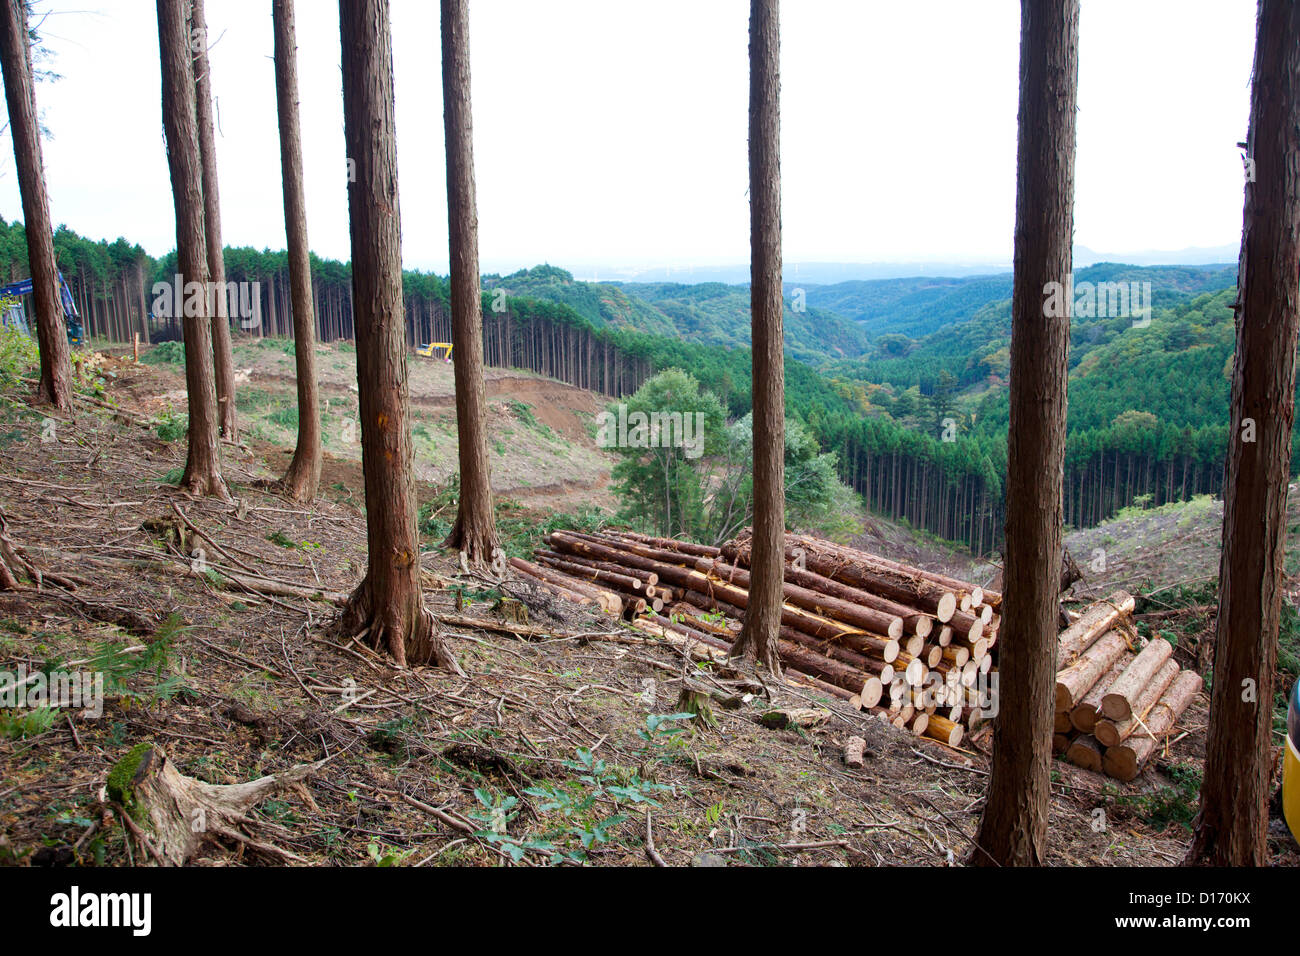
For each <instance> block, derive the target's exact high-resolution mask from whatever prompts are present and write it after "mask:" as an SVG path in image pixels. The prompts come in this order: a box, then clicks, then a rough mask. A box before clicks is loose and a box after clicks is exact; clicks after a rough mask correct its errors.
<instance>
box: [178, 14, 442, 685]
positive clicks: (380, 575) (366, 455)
mask: <svg viewBox="0 0 1300 956" xmlns="http://www.w3.org/2000/svg"><path fill="white" fill-rule="evenodd" d="M159 2H162V0H159ZM339 32H340V34H341V39H342V47H343V133H344V139H345V140H346V143H347V151H348V152H347V155H348V156H349V157H350V158H351V159H352V160H353V161H354V162H355V168H356V178H355V180H354V181H353V182H350V183H349V184H348V217H349V221H350V224H351V237H352V298H353V310H354V319H355V322H354V324H355V331H356V340H357V387H358V390H359V394H358V399H359V404H360V415H361V468H362V472H363V474H364V478H365V486H366V541H367V546H368V553H369V567H368V568H367V569H366V576H365V578H364V579H363V580H362V582H361V584H360V585H358V587H357V589H356V591H354V592H353V594H352V596H351V597H350V598H349V599H348V604H347V606H346V607H345V608H344V610H343V612H342V614H341V615H340V618H339V621H338V627H339V629H340V630H342V631H343V632H345V633H350V634H358V633H361V632H362V631H364V630H368V633H369V640H370V642H371V644H372V645H374V646H375V647H376V648H385V647H386V648H387V649H388V652H389V653H390V654H391V655H392V656H393V659H394V660H395V661H396V662H397V663H398V664H399V665H405V664H428V663H437V664H442V665H446V666H447V667H450V668H452V669H454V670H457V671H459V666H458V665H457V664H456V661H455V658H453V657H452V656H451V653H450V652H449V651H448V650H447V648H446V646H445V645H444V643H443V641H442V638H441V636H440V635H439V634H438V631H437V627H436V625H435V622H434V618H433V615H432V614H431V613H430V612H429V611H428V610H427V609H426V608H425V607H424V601H423V595H422V594H421V591H420V545H419V536H418V533H417V530H416V512H415V486H414V476H413V473H412V457H413V448H412V444H411V421H410V395H409V386H408V382H407V369H406V323H405V321H404V320H403V315H404V310H403V308H402V258H401V257H402V226H401V213H400V210H399V207H398V191H397V138H396V129H395V121H394V115H393V111H394V105H393V57H392V37H391V32H390V26H389V16H388V0H339Z"/></svg>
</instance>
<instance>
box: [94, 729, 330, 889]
mask: <svg viewBox="0 0 1300 956" xmlns="http://www.w3.org/2000/svg"><path fill="white" fill-rule="evenodd" d="M324 763H325V761H323V760H322V761H320V762H318V763H312V764H300V765H298V766H296V767H293V768H291V769H289V770H286V771H284V772H283V773H277V774H271V775H270V776H266V777H261V778H259V779H257V780H253V781H251V782H249V783H239V784H234V785H231V786H222V785H218V784H211V783H205V782H204V781H202V780H196V779H194V778H193V777H187V776H185V775H184V774H182V773H181V772H180V771H179V770H177V769H176V768H175V766H174V765H173V764H172V763H171V762H170V761H169V760H168V759H167V755H166V754H165V753H164V752H163V750H162V749H161V748H160V747H157V746H155V745H153V744H150V743H143V744H139V745H137V746H136V747H134V748H132V750H131V752H130V753H128V754H127V755H126V756H125V757H123V758H122V759H121V760H119V761H118V762H117V764H116V765H114V767H113V769H112V771H111V772H110V773H109V775H108V787H107V790H108V796H109V797H110V798H111V799H112V800H113V801H114V802H115V803H116V804H117V805H118V807H119V808H120V809H121V816H122V819H123V821H124V823H125V824H126V827H127V829H128V830H129V831H130V833H131V836H132V837H133V838H134V839H135V841H136V843H137V845H138V846H139V847H140V849H141V850H142V851H145V852H147V853H148V855H149V856H151V857H152V858H153V859H154V860H155V861H156V862H157V863H158V864H159V865H161V866H182V865H184V864H185V863H187V862H189V861H190V860H191V859H193V858H194V856H195V855H196V854H197V853H198V851H199V849H200V848H201V847H202V845H203V842H204V841H205V840H206V839H208V838H209V837H211V836H214V835H215V836H222V837H225V838H227V839H229V840H233V841H234V842H236V843H240V844H246V845H248V846H251V847H253V848H254V849H257V850H260V851H262V852H263V853H267V854H270V855H272V856H278V857H280V858H281V859H285V860H292V861H294V862H306V861H304V860H302V858H301V857H298V856H295V855H294V854H292V853H289V852H288V851H286V850H281V849H279V848H277V847H273V846H270V845H269V844H265V843H261V842H259V841H257V840H255V839H253V838H252V837H250V836H248V835H247V834H245V833H242V832H240V831H239V829H238V827H239V826H240V825H246V824H248V823H249V822H250V821H249V819H248V817H247V815H246V814H247V813H248V811H249V810H250V809H252V808H253V806H254V805H255V804H257V803H258V802H259V801H261V800H262V799H263V798H265V797H268V796H270V795H271V794H272V793H275V792H277V791H279V790H281V789H284V788H286V787H293V786H295V785H299V784H300V781H302V780H304V779H305V778H306V777H308V776H309V775H310V774H311V773H312V772H313V771H315V770H317V769H319V768H320V767H321V765H322V764H324Z"/></svg>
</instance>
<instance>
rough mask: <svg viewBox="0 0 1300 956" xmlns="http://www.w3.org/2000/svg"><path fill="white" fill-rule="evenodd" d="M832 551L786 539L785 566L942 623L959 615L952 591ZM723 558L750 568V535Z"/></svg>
mask: <svg viewBox="0 0 1300 956" xmlns="http://www.w3.org/2000/svg"><path fill="white" fill-rule="evenodd" d="M809 540H812V539H809ZM832 548H833V546H831V545H830V543H829V542H819V543H818V545H817V546H810V545H807V544H804V543H802V539H796V538H795V536H793V535H787V536H786V542H785V560H786V566H787V568H789V566H790V565H791V564H792V563H801V564H802V565H803V566H804V568H805V569H806V570H809V571H813V572H815V573H816V574H820V575H822V576H823V577H828V578H832V579H834V580H837V581H840V582H842V583H844V584H848V585H850V586H852V587H855V588H858V589H860V590H863V591H867V592H869V593H871V594H876V595H879V596H880V597H884V598H888V599H889V600H891V601H895V602H897V603H898V604H900V605H903V606H906V607H911V608H914V609H916V610H919V611H922V612H925V613H926V614H933V615H935V616H936V617H937V618H938V619H939V621H940V622H943V623H946V622H947V621H948V620H949V619H951V617H952V615H953V613H954V612H955V611H956V608H957V599H956V597H955V596H954V595H953V594H952V592H951V591H949V590H946V589H944V588H942V587H939V586H938V585H934V584H932V583H931V582H927V581H924V580H923V579H921V578H919V577H918V578H911V577H907V576H906V575H899V574H895V573H893V572H881V571H879V570H877V569H875V568H872V567H870V566H868V565H866V564H864V562H863V560H862V559H863V558H865V557H866V555H863V554H861V553H860V552H854V553H853V554H852V555H846V554H844V553H841V552H839V551H836V550H832ZM722 554H723V556H724V557H725V558H727V560H728V561H730V562H731V563H733V564H737V565H742V566H746V567H747V566H748V565H749V563H750V554H749V536H748V534H747V533H744V532H742V534H741V535H739V536H738V537H737V538H735V539H734V540H733V541H729V542H727V543H726V544H724V545H723V546H722Z"/></svg>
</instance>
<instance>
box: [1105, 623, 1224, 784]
mask: <svg viewBox="0 0 1300 956" xmlns="http://www.w3.org/2000/svg"><path fill="white" fill-rule="evenodd" d="M1156 640H1159V641H1161V643H1168V642H1167V641H1165V640H1164V639H1163V638H1157V639H1156ZM1200 692H1201V675H1200V674H1198V673H1196V671H1192V670H1185V671H1180V672H1179V674H1178V676H1177V677H1175V678H1174V681H1173V683H1172V684H1170V685H1169V689H1168V690H1166V691H1165V692H1164V694H1163V695H1162V696H1161V698H1160V701H1159V703H1157V704H1156V706H1155V707H1153V708H1152V709H1151V713H1150V714H1148V715H1147V719H1146V720H1145V724H1146V730H1140V731H1138V732H1137V733H1135V734H1132V735H1131V736H1130V737H1129V738H1128V740H1126V741H1124V742H1123V743H1122V744H1120V745H1119V746H1118V747H1107V748H1106V753H1105V755H1104V757H1103V758H1102V768H1103V769H1104V770H1105V771H1106V774H1107V776H1111V777H1114V778H1115V779H1116V780H1123V781H1125V782H1127V781H1129V780H1132V779H1133V778H1134V777H1136V776H1137V775H1138V773H1139V772H1140V771H1141V770H1142V766H1143V764H1145V763H1146V761H1147V759H1148V758H1150V756H1151V755H1152V754H1153V753H1154V752H1155V750H1156V748H1157V747H1158V746H1159V745H1160V741H1161V739H1162V738H1163V737H1164V736H1165V735H1167V734H1168V733H1169V732H1170V731H1171V730H1173V727H1174V724H1175V722H1177V720H1178V718H1179V717H1181V716H1182V715H1183V711H1185V710H1186V709H1187V706H1188V705H1189V704H1190V703H1191V702H1192V701H1193V700H1194V699H1195V698H1196V695H1197V694H1199V693H1200Z"/></svg>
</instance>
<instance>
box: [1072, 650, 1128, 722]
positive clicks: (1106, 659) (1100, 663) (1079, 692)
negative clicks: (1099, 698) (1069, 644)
mask: <svg viewBox="0 0 1300 956" xmlns="http://www.w3.org/2000/svg"><path fill="white" fill-rule="evenodd" d="M1127 650H1128V641H1127V640H1126V639H1125V637H1124V635H1123V634H1122V633H1120V632H1119V631H1107V632H1106V633H1105V634H1103V635H1102V636H1101V638H1099V639H1098V640H1097V641H1095V642H1093V644H1092V645H1091V646H1090V647H1089V648H1088V649H1087V650H1086V651H1084V652H1083V654H1082V656H1080V657H1079V658H1077V659H1076V660H1075V661H1074V663H1072V664H1071V665H1070V666H1069V667H1067V668H1065V670H1062V671H1058V672H1057V674H1056V709H1057V711H1058V712H1061V711H1064V712H1066V713H1068V712H1069V711H1070V710H1072V709H1073V708H1074V706H1075V705H1076V704H1078V703H1079V701H1081V700H1083V697H1084V695H1085V694H1087V693H1088V691H1089V690H1091V689H1092V685H1093V684H1095V683H1097V681H1099V680H1100V679H1101V677H1102V675H1103V674H1105V673H1106V672H1107V671H1108V670H1110V669H1111V666H1112V665H1114V663H1115V662H1116V661H1117V660H1119V658H1120V655H1121V654H1123V653H1124V652H1125V651H1127Z"/></svg>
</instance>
